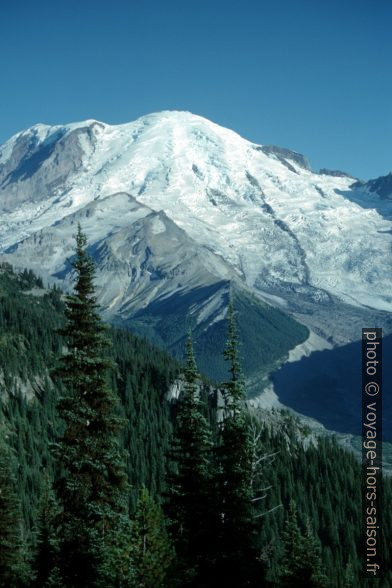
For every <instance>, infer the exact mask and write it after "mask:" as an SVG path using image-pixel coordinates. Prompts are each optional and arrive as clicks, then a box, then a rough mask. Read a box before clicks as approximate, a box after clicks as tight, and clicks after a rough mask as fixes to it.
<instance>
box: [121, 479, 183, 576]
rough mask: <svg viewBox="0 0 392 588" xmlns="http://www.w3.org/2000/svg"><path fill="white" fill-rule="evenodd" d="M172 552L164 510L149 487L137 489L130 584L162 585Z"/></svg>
mask: <svg viewBox="0 0 392 588" xmlns="http://www.w3.org/2000/svg"><path fill="white" fill-rule="evenodd" d="M173 559H174V551H173V548H172V547H171V545H170V541H169V538H168V535H167V532H166V528H165V523H164V518H163V513H162V511H161V509H160V507H159V505H158V504H156V503H155V502H154V501H153V500H152V498H151V496H150V494H149V492H148V490H147V489H146V488H145V487H143V488H142V489H141V491H140V496H139V500H138V503H137V507H136V513H135V516H134V519H133V522H132V549H131V560H132V574H133V583H134V585H135V586H138V587H140V588H161V587H163V586H165V579H166V576H167V572H168V570H169V568H170V566H171V564H172V561H173Z"/></svg>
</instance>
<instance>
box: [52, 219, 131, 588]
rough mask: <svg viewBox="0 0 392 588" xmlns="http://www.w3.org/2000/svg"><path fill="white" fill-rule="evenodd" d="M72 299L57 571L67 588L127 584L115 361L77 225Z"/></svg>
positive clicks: (63, 371)
mask: <svg viewBox="0 0 392 588" xmlns="http://www.w3.org/2000/svg"><path fill="white" fill-rule="evenodd" d="M73 268H74V270H75V274H76V284H75V292H74V294H72V295H70V296H68V297H67V301H66V310H65V314H66V319H67V322H66V325H65V327H64V329H63V330H62V332H61V334H62V335H63V336H64V337H65V340H66V342H67V347H68V350H67V352H66V353H65V354H64V355H63V356H62V358H61V366H60V368H59V369H58V372H57V373H58V375H60V377H61V380H62V383H63V386H64V388H65V392H64V393H63V395H62V397H61V398H60V401H59V403H58V413H59V416H60V418H61V419H62V421H63V422H64V432H63V434H62V436H61V438H60V439H59V442H58V444H57V446H56V447H55V456H56V458H57V462H58V465H59V467H60V468H61V470H62V472H63V474H62V476H61V478H60V479H59V481H58V483H57V485H56V490H57V495H58V500H59V504H60V506H61V510H62V512H61V515H60V533H59V537H60V559H59V567H60V573H61V580H62V583H63V586H64V587H71V586H72V587H74V586H75V587H76V586H84V587H90V586H105V587H106V586H122V585H127V583H128V577H129V518H128V513H127V506H128V486H127V481H126V475H125V466H124V458H123V456H122V455H121V451H120V449H119V433H120V430H121V428H122V420H121V419H120V418H119V417H118V416H117V400H116V398H115V396H114V394H113V393H112V391H111V390H110V388H109V387H108V385H107V372H108V369H109V367H111V362H110V361H109V360H108V359H107V357H106V349H107V347H108V339H107V337H106V333H105V327H104V325H103V324H102V321H101V319H100V316H99V314H98V306H97V303H96V298H95V288H94V284H93V278H94V265H93V261H92V260H91V258H90V257H89V255H88V254H87V252H86V237H85V235H84V234H83V233H82V231H81V228H80V226H78V233H77V236H76V259H75V261H74V262H73Z"/></svg>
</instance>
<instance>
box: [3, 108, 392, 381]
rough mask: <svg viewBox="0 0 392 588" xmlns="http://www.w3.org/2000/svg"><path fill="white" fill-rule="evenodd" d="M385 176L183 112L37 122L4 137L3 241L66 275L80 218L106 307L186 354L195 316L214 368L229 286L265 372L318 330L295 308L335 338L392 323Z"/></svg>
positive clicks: (49, 274)
mask: <svg viewBox="0 0 392 588" xmlns="http://www.w3.org/2000/svg"><path fill="white" fill-rule="evenodd" d="M388 178H389V179H388ZM373 182H375V183H373V184H372V183H371V182H368V183H367V184H364V183H358V182H357V183H354V184H353V178H351V177H349V176H346V175H344V174H340V173H339V174H335V173H333V174H330V173H328V174H319V173H315V172H312V171H311V169H310V166H309V164H308V162H307V160H306V159H305V158H304V157H303V156H302V155H300V154H298V153H295V152H293V151H290V150H288V149H283V148H279V147H275V146H260V145H255V144H253V143H250V142H248V141H246V140H245V139H243V138H241V137H240V136H239V135H237V134H236V133H234V132H233V131H230V130H228V129H224V128H222V127H219V126H218V125H215V124H214V123H212V122H210V121H208V120H206V119H204V118H202V117H199V116H195V115H192V114H190V113H187V112H162V113H157V114H153V115H148V116H145V117H142V118H140V119H138V120H137V121H135V122H133V123H129V124H124V125H118V126H109V125H106V124H103V123H99V122H97V121H86V122H83V123H75V124H71V125H66V126H55V127H50V126H46V125H36V126H34V127H32V128H31V129H28V130H26V131H24V132H22V133H19V134H18V135H15V136H14V137H12V138H11V139H10V140H9V141H8V142H7V143H5V144H4V145H3V146H2V147H0V214H1V225H0V253H1V256H2V259H3V260H6V261H9V262H10V263H13V264H14V265H16V266H18V267H30V268H32V269H34V270H35V271H37V272H38V273H39V274H40V275H42V276H43V277H44V278H45V279H47V280H50V281H56V280H57V281H62V282H63V283H64V284H65V285H66V286H69V284H70V280H71V279H72V275H71V271H70V267H71V266H70V263H69V258H70V257H71V256H72V255H73V239H72V235H73V234H74V233H75V230H76V224H77V223H78V222H80V223H81V224H82V227H83V230H84V231H85V232H86V234H87V237H88V240H89V247H90V253H91V254H92V256H93V257H94V259H95V261H96V264H97V285H98V288H99V303H100V304H101V305H102V307H103V312H104V315H105V317H106V318H107V319H109V320H111V321H113V322H116V323H122V324H126V325H129V326H132V328H134V329H136V330H137V331H139V332H140V333H143V334H145V335H147V336H149V337H151V338H152V339H154V340H155V341H157V342H158V343H160V344H164V345H166V346H167V347H169V348H170V349H172V350H173V351H175V352H180V349H182V346H183V337H184V332H185V329H186V327H187V326H189V325H190V326H192V327H193V329H194V331H195V337H196V339H197V341H196V350H198V352H199V355H201V356H203V359H202V367H203V368H204V369H205V370H206V371H207V372H209V373H211V374H212V373H215V374H216V373H220V372H222V369H223V368H222V366H220V367H219V366H218V367H217V364H216V362H215V359H212V358H213V357H215V356H216V355H217V354H220V353H221V347H222V346H223V340H224V333H225V323H224V321H223V319H224V317H225V314H226V309H227V304H228V299H229V292H230V291H232V292H234V295H235V296H236V297H237V302H238V307H239V308H241V312H240V315H241V317H240V318H241V325H240V327H241V333H242V337H243V339H244V340H245V339H246V340H247V342H246V347H245V351H244V355H245V363H247V362H248V364H247V371H248V373H249V374H255V373H258V372H259V371H260V369H261V370H262V371H263V370H264V371H265V370H269V369H272V368H273V367H276V365H277V363H279V362H280V361H282V360H283V359H285V358H287V356H288V352H289V350H290V349H292V348H293V347H295V346H296V345H299V344H300V343H301V342H302V341H303V340H304V339H305V338H306V337H307V330H306V329H305V328H303V327H302V326H301V325H298V323H297V322H296V321H295V320H293V318H290V316H292V317H295V318H296V319H297V320H299V321H300V322H301V323H303V324H305V325H307V327H309V328H310V329H311V330H312V331H314V332H315V333H317V334H318V336H320V337H321V339H323V340H324V341H325V340H328V344H329V345H333V344H343V343H346V342H349V341H352V340H355V339H359V337H360V328H361V326H363V325H364V324H365V323H366V324H377V325H380V326H383V327H384V328H385V329H386V330H387V331H389V330H391V321H390V311H391V309H392V297H391V285H392V284H391V276H392V272H391V263H390V261H391V255H390V253H391V242H392V239H391V228H392V227H391V220H390V219H391V203H390V197H389V196H388V194H389V192H388V190H389V187H388V186H390V176H386V179H385V178H379V180H375V181H373ZM252 333H253V334H252ZM256 346H257V347H258V346H260V347H261V349H260V350H259V349H257V350H256V351H255V347H256Z"/></svg>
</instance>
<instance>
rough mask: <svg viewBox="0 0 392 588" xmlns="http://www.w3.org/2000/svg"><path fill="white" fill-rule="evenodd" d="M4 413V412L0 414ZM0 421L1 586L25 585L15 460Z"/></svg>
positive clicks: (25, 568)
mask: <svg viewBox="0 0 392 588" xmlns="http://www.w3.org/2000/svg"><path fill="white" fill-rule="evenodd" d="M0 416H1V415H0ZM6 438H7V432H6V429H5V426H4V424H3V422H2V419H1V420H0V585H1V586H7V588H18V587H20V586H24V585H25V582H26V580H27V576H28V566H27V563H26V561H25V550H24V544H23V538H22V513H21V505H20V501H19V498H18V496H17V493H16V479H15V473H14V468H13V464H14V459H13V456H12V454H11V450H10V448H9V447H8V444H7V441H6Z"/></svg>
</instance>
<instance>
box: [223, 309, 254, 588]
mask: <svg viewBox="0 0 392 588" xmlns="http://www.w3.org/2000/svg"><path fill="white" fill-rule="evenodd" d="M224 357H225V359H226V360H227V361H228V363H229V372H230V379H229V380H228V381H227V382H225V383H224V384H223V389H224V401H225V405H224V410H223V418H222V421H221V424H220V435H219V445H218V448H217V458H218V459H217V461H218V477H217V489H218V500H219V504H218V508H219V515H220V521H221V524H220V545H219V552H220V556H219V557H220V566H219V567H220V570H219V573H220V576H221V577H224V582H223V583H224V585H227V586H236V587H238V588H239V587H241V586H251V585H255V582H257V583H260V584H261V582H262V569H261V565H260V563H259V561H258V559H257V554H256V550H255V526H254V518H253V508H252V475H253V471H252V444H251V438H250V428H249V419H248V415H247V414H246V411H245V407H244V401H245V390H244V384H243V380H242V375H241V368H240V362H239V357H238V335H237V327H236V321H235V315H234V308H233V304H232V302H230V305H229V309H228V341H227V345H226V349H225V351H224Z"/></svg>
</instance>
